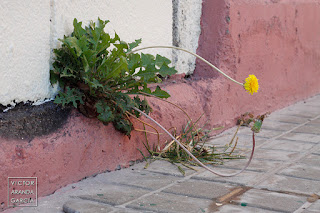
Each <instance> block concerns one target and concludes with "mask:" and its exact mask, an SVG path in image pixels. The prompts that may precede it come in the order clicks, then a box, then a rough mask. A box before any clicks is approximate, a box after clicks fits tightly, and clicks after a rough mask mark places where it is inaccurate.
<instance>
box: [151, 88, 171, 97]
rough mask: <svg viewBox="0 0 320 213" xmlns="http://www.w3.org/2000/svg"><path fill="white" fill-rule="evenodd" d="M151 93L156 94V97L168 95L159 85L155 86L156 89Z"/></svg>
mask: <svg viewBox="0 0 320 213" xmlns="http://www.w3.org/2000/svg"><path fill="white" fill-rule="evenodd" d="M152 95H154V96H157V97H158V98H169V97H170V95H169V94H168V93H167V92H166V91H164V90H162V89H161V88H160V87H159V86H157V88H156V90H155V91H154V92H153V93H152Z"/></svg>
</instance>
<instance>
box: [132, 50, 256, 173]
mask: <svg viewBox="0 0 320 213" xmlns="http://www.w3.org/2000/svg"><path fill="white" fill-rule="evenodd" d="M150 48H170V49H176V50H181V51H184V52H187V53H189V54H191V55H193V56H195V57H197V58H199V59H200V60H202V61H204V62H205V63H206V64H208V65H209V66H210V67H212V68H214V69H215V70H216V71H218V72H219V73H221V74H222V75H223V76H225V77H226V78H228V79H229V80H231V81H233V82H234V83H236V84H239V85H241V86H242V87H243V88H244V89H245V90H246V91H247V92H249V93H250V94H251V95H252V94H253V93H255V92H258V89H259V84H258V79H257V77H256V76H255V75H249V77H248V78H246V80H245V82H244V83H240V82H238V81H236V80H235V79H233V78H231V77H230V76H228V75H227V74H225V73H224V72H222V71H221V70H220V69H219V68H217V67H216V66H214V65H213V64H211V63H210V62H209V61H207V60H206V59H204V58H202V57H201V56H199V55H197V54H195V53H192V52H190V51H188V50H185V49H183V48H180V47H174V46H149V47H144V48H139V49H135V50H132V51H130V52H128V53H127V55H129V54H132V53H134V52H137V51H140V50H144V49H150ZM134 109H135V110H136V111H138V112H139V113H141V114H142V115H144V116H145V117H146V118H148V119H149V120H151V121H152V122H154V123H155V124H156V125H157V126H159V127H160V128H161V129H162V130H163V131H165V132H166V133H167V134H168V135H169V136H170V137H171V138H172V139H173V140H174V141H175V142H176V143H177V144H179V146H180V147H181V148H182V149H183V150H184V151H185V152H186V153H187V154H188V155H189V156H190V157H191V158H192V159H193V160H194V161H195V162H197V163H198V164H199V165H200V166H202V167H203V168H205V169H206V170H208V171H209V172H211V173H213V174H215V175H218V176H222V177H231V176H235V175H238V174H240V173H242V172H243V171H244V170H245V169H246V168H247V167H248V166H249V165H250V163H251V160H252V158H253V153H254V149H255V137H254V132H253V133H252V150H251V155H250V157H249V160H248V162H247V163H246V165H245V166H244V167H243V168H242V169H241V170H240V171H238V172H236V173H233V174H223V173H218V172H216V171H213V170H212V169H211V168H209V167H208V166H206V165H204V164H203V163H202V162H201V161H199V159H198V158H196V157H195V156H194V155H193V154H192V153H191V152H190V151H189V150H188V149H187V148H186V147H185V146H184V145H183V144H182V143H181V142H179V141H178V140H177V139H176V138H175V137H174V136H173V135H172V134H171V133H170V132H169V131H168V130H166V129H165V128H164V127H163V126H162V125H161V124H159V123H158V122H157V121H155V120H154V119H152V118H151V117H150V116H148V115H147V114H145V113H144V112H142V111H141V110H139V109H137V108H136V107H134Z"/></svg>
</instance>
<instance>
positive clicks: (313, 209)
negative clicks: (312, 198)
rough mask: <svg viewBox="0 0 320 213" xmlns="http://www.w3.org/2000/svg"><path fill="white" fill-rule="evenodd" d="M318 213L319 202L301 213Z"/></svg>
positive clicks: (319, 208)
mask: <svg viewBox="0 0 320 213" xmlns="http://www.w3.org/2000/svg"><path fill="white" fill-rule="evenodd" d="M319 212H320V200H318V201H316V202H314V203H313V204H312V205H311V206H310V207H309V208H307V209H306V210H304V211H303V212H302V213H319Z"/></svg>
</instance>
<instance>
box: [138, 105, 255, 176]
mask: <svg viewBox="0 0 320 213" xmlns="http://www.w3.org/2000/svg"><path fill="white" fill-rule="evenodd" d="M133 109H134V110H136V111H138V112H140V113H141V114H142V115H144V116H145V117H146V118H148V119H149V120H151V121H152V122H154V123H155V124H156V125H157V126H159V127H160V128H161V129H162V130H163V131H165V132H166V133H167V134H168V135H169V136H170V137H171V138H172V139H173V140H174V141H175V142H176V143H177V144H179V146H180V147H181V148H182V149H183V150H184V151H185V152H186V153H188V155H189V156H190V157H192V159H193V160H194V161H196V162H197V163H198V164H199V165H200V166H202V167H203V168H205V169H206V170H208V171H209V172H211V173H213V174H215V175H218V176H221V177H232V176H235V175H238V174H240V173H241V172H243V171H244V170H245V169H246V168H247V167H248V166H249V164H250V162H251V160H252V158H253V153H254V148H255V138H254V132H252V151H251V155H250V158H249V160H248V162H247V164H246V165H245V166H244V168H242V169H241V170H240V171H239V172H236V173H233V174H222V173H217V172H215V171H213V170H212V169H210V168H209V167H208V166H206V165H204V164H203V163H202V162H201V161H199V160H198V158H196V157H195V156H194V155H193V154H191V152H190V151H189V150H188V149H187V148H185V147H184V146H183V145H182V144H181V143H180V142H179V141H178V140H177V139H176V138H175V137H174V136H173V135H172V134H171V133H170V132H168V130H166V129H165V128H164V127H163V126H162V125H161V124H159V123H158V122H157V121H155V120H154V119H153V118H151V117H150V116H148V115H147V114H146V113H144V112H142V111H141V110H139V109H138V108H136V107H133Z"/></svg>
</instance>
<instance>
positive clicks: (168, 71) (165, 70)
mask: <svg viewBox="0 0 320 213" xmlns="http://www.w3.org/2000/svg"><path fill="white" fill-rule="evenodd" d="M176 73H177V70H176V69H175V68H174V67H168V65H166V64H163V65H162V66H161V68H160V70H159V74H160V75H161V76H162V77H166V76H168V75H174V74H176Z"/></svg>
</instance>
